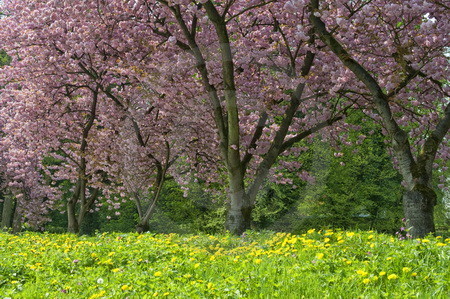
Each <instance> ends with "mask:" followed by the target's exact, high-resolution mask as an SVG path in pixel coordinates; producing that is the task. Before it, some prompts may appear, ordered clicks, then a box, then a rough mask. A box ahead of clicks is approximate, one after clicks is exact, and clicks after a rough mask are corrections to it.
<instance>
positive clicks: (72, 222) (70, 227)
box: [67, 200, 80, 234]
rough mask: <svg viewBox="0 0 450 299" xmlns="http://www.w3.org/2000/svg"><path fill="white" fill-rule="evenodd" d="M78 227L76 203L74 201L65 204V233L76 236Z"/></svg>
mask: <svg viewBox="0 0 450 299" xmlns="http://www.w3.org/2000/svg"><path fill="white" fill-rule="evenodd" d="M79 231H80V227H79V225H78V220H77V216H76V203H75V201H74V200H69V201H68V202H67V232H69V233H72V234H78V233H79Z"/></svg>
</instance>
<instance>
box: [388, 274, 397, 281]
mask: <svg viewBox="0 0 450 299" xmlns="http://www.w3.org/2000/svg"><path fill="white" fill-rule="evenodd" d="M387 278H388V279H389V280H394V279H397V278H398V276H397V275H396V274H389V275H388V277H387Z"/></svg>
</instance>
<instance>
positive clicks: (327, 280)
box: [0, 230, 450, 298]
mask: <svg viewBox="0 0 450 299" xmlns="http://www.w3.org/2000/svg"><path fill="white" fill-rule="evenodd" d="M449 269H450V239H442V238H439V237H437V238H434V237H430V238H426V239H417V240H403V241H400V240H397V239H395V238H394V237H391V236H388V235H382V234H377V233H375V232H343V231H333V230H326V231H315V230H310V231H308V233H306V234H303V235H291V234H285V233H272V232H265V233H254V232H250V233H248V234H246V235H244V236H242V237H233V236H229V235H222V236H208V235H189V236H187V235H176V234H170V235H153V234H143V235H137V234H102V235H97V236H95V237H77V236H75V235H52V234H37V233H27V234H24V235H21V236H13V235H8V234H0V294H1V295H2V296H3V297H0V298H8V297H10V298H127V297H128V298H153V297H168V298H239V297H243V298H274V297H279V298H302V296H303V297H305V298H322V297H330V298H339V297H341V298H358V297H360V298H366V297H367V298H380V297H385V298H407V297H412V298H414V297H421V298H448V296H449V295H450V270H449Z"/></svg>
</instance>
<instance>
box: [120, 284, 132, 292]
mask: <svg viewBox="0 0 450 299" xmlns="http://www.w3.org/2000/svg"><path fill="white" fill-rule="evenodd" d="M120 289H121V290H122V291H128V290H131V286H129V285H126V284H124V285H123V286H122V287H121V288H120Z"/></svg>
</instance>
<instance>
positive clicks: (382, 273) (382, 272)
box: [378, 271, 386, 276]
mask: <svg viewBox="0 0 450 299" xmlns="http://www.w3.org/2000/svg"><path fill="white" fill-rule="evenodd" d="M378 275H380V276H384V275H386V272H384V271H381V272H380V273H378Z"/></svg>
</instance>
